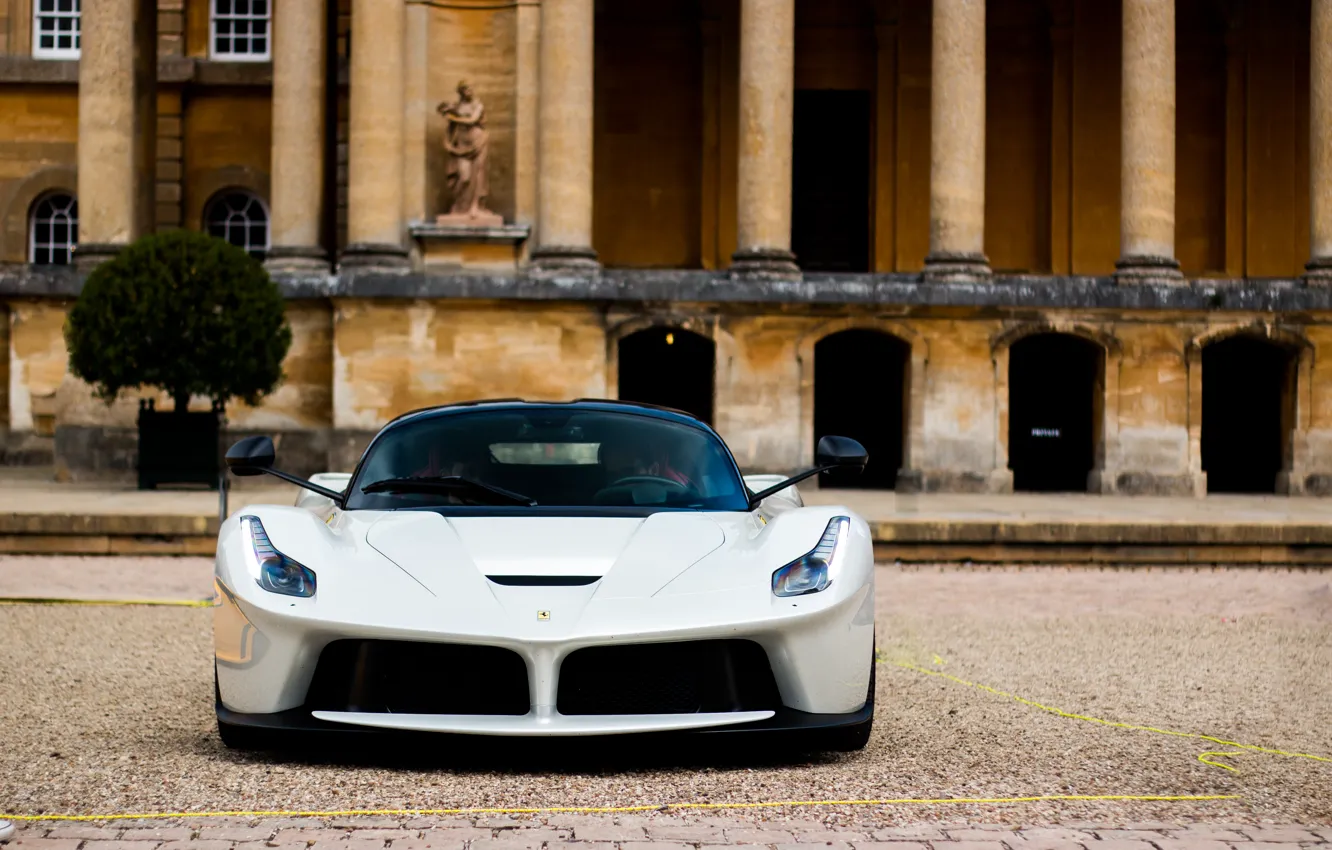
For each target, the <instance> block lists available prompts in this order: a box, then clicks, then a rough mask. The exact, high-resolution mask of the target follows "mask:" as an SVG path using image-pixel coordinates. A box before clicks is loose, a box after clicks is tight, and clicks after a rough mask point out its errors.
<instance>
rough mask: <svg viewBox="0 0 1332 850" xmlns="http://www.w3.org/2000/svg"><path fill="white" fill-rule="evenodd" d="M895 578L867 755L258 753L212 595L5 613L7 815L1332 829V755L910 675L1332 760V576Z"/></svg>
mask: <svg viewBox="0 0 1332 850" xmlns="http://www.w3.org/2000/svg"><path fill="white" fill-rule="evenodd" d="M5 560H6V559H0V565H3V564H4V562H5ZM29 560H35V559H29ZM118 563H119V564H121V565H122V566H123V567H125V568H126V570H127V574H129V572H132V571H133V570H139V571H142V570H145V569H148V568H147V567H144V566H142V565H137V566H135V565H131V564H129V563H127V562H117V561H114V560H111V559H107V560H105V561H100V562H99V565H90V566H89V567H88V569H100V570H114V569H118V568H119V567H117V564H118ZM178 563H179V562H178ZM29 566H32V567H40V564H31V565H29ZM131 567H132V568H133V569H130V568H131ZM154 568H156V567H154ZM880 569H881V572H880V575H879V595H880V608H879V644H880V650H881V655H882V656H883V661H882V664H881V667H880V669H879V678H878V683H879V684H878V687H879V691H878V719H877V722H876V727H875V731H874V736H873V738H872V740H871V742H870V744H869V747H868V748H867V749H866V750H865V751H863V752H861V753H857V754H851V755H842V756H826V757H819V758H814V759H801V760H781V759H779V758H777V757H775V756H771V755H766V754H763V753H752V752H749V753H745V752H739V751H730V750H725V751H721V752H716V751H710V752H702V751H698V750H696V749H681V748H673V749H671V750H670V751H662V750H650V751H649V750H644V749H642V748H640V747H638V746H637V745H635V744H634V743H633V742H632V741H629V740H625V741H617V742H616V744H615V746H614V747H604V748H602V749H601V750H600V751H598V752H597V753H596V754H595V755H594V756H588V754H587V753H585V752H580V751H578V750H575V749H570V748H568V747H560V746H558V745H547V744H546V743H543V742H535V743H534V742H518V743H515V742H505V741H500V742H493V741H487V742H486V744H485V746H484V747H483V748H481V749H474V750H469V751H466V752H460V753H447V754H441V753H430V754H416V755H414V756H412V757H410V758H403V757H388V756H384V755H377V754H370V755H364V754H363V755H360V756H357V757H355V758H336V759H334V758H318V757H315V756H311V755H306V756H290V755H288V756H280V757H279V756H271V755H239V754H235V753H232V752H229V751H227V750H225V749H223V748H222V745H221V744H220V742H219V741H218V740H217V737H216V734H215V731H214V725H213V723H214V721H213V717H212V688H211V684H212V682H211V671H210V670H209V666H210V664H211V659H210V652H211V647H210V618H209V613H208V612H207V611H206V610H197V609H174V608H145V607H126V608H104V607H88V608H72V607H49V606H33V605H12V606H0V647H3V651H0V682H3V683H4V685H3V687H0V811H8V812H11V813H28V814H37V813H57V812H66V813H75V812H77V813H110V812H147V811H181V810H195V811H199V810H203V809H206V810H219V809H241V810H254V809H262V810H272V809H319V810H328V809H347V808H356V809H363V808H370V809H379V808H395V809H396V808H409V809H419V808H452V807H472V806H487V807H545V806H570V805H576V806H624V805H660V804H667V803H682V802H705V801H710V802H716V803H722V802H760V801H773V800H826V799H837V800H854V799H884V798H901V797H909V798H922V797H930V798H932V797H987V798H988V797H1009V796H1032V795H1060V794H1096V795H1102V794H1132V795H1212V794H1218V795H1237V796H1238V797H1239V799H1232V800H1222V801H1208V802H1182V803H1181V802H1170V803H1165V802H1103V801H1098V802H1066V801H1044V802H1039V803H1022V804H1005V805H995V804H968V805H960V806H943V807H929V806H880V807H850V806H846V807H822V808H817V809H800V808H783V809H764V810H728V811H726V812H725V813H724V814H725V815H726V816H727V817H729V818H742V819H743V818H752V819H764V820H768V821H772V820H782V819H792V820H799V819H810V818H820V819H823V820H829V821H845V822H848V823H865V822H871V821H872V822H874V823H876V824H882V825H891V824H894V823H907V822H913V821H921V820H934V819H942V820H947V821H957V820H970V821H980V822H990V823H998V822H1009V823H1017V822H1021V823H1027V824H1032V823H1036V824H1040V823H1064V824H1068V823H1076V822H1079V821H1086V822H1098V823H1106V822H1110V821H1114V822H1119V823H1131V822H1185V821H1208V822H1237V823H1245V822H1256V821H1278V822H1291V821H1295V822H1322V823H1326V822H1332V763H1329V762H1326V761H1324V762H1319V761H1314V760H1310V759H1305V758H1297V757H1290V756H1280V755H1274V754H1266V753H1259V752H1254V751H1247V752H1243V753H1242V754H1240V755H1234V756H1231V757H1229V758H1228V759H1226V758H1224V757H1222V758H1220V759H1218V760H1220V761H1224V762H1225V763H1228V764H1230V765H1232V766H1233V767H1235V768H1236V770H1235V771H1228V770H1225V769H1222V768H1219V767H1215V766H1210V765H1207V764H1204V763H1202V762H1200V761H1199V760H1198V756H1199V754H1201V753H1204V752H1207V751H1231V752H1233V751H1234V748H1233V747H1228V746H1224V745H1220V744H1215V743H1212V742H1208V741H1203V740H1197V739H1192V738H1182V737H1172V736H1167V735H1162V734H1155V733H1150V732H1144V731H1135V730H1129V729H1123V728H1115V727H1107V726H1105V725H1098V724H1095V723H1092V722H1089V721H1085V720H1078V719H1071V718H1067V717H1061V716H1058V715H1056V714H1053V713H1050V712H1048V711H1043V710H1041V709H1040V708H1036V707H1032V706H1030V705H1026V704H1023V703H1021V702H1018V701H1016V700H1014V699H1012V698H1010V697H1007V696H1003V695H1000V694H996V693H992V692H987V691H985V690H982V689H979V688H976V687H971V686H968V685H965V684H961V683H959V682H957V681H954V680H951V679H947V678H943V677H941V676H931V675H927V674H926V673H922V672H919V671H918V670H914V669H909V668H908V667H903V666H900V665H903V664H908V665H917V666H919V667H922V668H925V669H929V670H932V671H935V672H941V673H944V674H947V675H949V676H953V677H956V678H958V679H963V680H966V681H969V682H976V683H980V684H984V685H988V686H992V687H993V688H997V689H1000V690H1002V691H1005V692H1007V693H1010V694H1014V695H1018V696H1020V697H1022V698H1024V699H1028V700H1033V701H1036V702H1039V703H1042V704H1044V705H1047V706H1052V707H1057V708H1059V709H1063V710H1065V711H1068V712H1074V713H1079V714H1083V715H1089V716H1094V717H1097V718H1104V719H1108V720H1114V721H1122V722H1126V723H1131V724H1140V725H1147V726H1155V727H1160V728H1163V729H1167V730H1178V731H1181V732H1189V733H1202V734H1207V735H1212V736H1217V737H1220V738H1223V739H1225V740H1229V741H1237V742H1241V743H1244V744H1250V745H1256V746H1261V747H1268V748H1275V749H1281V750H1285V751H1290V752H1298V753H1309V754H1316V755H1319V756H1325V757H1326V756H1332V731H1329V730H1332V698H1329V694H1332V589H1330V588H1329V578H1330V576H1329V574H1328V573H1317V572H1288V571H1239V570H1234V571H1215V572H1213V571H1208V572H1181V571H1141V570H1138V571H1080V570H1058V569H1048V568H1046V569H1036V568H1033V569H1029V570H1016V569H1011V568H1010V569H1003V570H993V571H983V570H981V571H968V572H963V571H957V570H926V569H896V568H891V567H882V568H880ZM99 581H103V579H99ZM698 816H699V817H702V816H704V815H702V814H699V815H698Z"/></svg>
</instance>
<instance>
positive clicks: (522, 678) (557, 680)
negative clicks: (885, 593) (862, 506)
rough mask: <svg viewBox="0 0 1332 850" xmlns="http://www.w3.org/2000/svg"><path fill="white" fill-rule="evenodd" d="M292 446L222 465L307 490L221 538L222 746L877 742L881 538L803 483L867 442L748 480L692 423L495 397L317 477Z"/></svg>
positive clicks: (840, 746) (844, 464)
mask: <svg viewBox="0 0 1332 850" xmlns="http://www.w3.org/2000/svg"><path fill="white" fill-rule="evenodd" d="M275 454H276V453H275V449H274V444H273V441H272V439H270V438H269V437H266V436H256V437H248V438H246V439H244V440H241V441H240V442H238V443H236V444H235V445H234V446H233V447H232V448H231V449H230V450H229V451H228V453H227V456H226V462H227V466H228V468H229V470H230V472H231V474H233V475H263V474H268V475H274V476H277V477H278V478H281V479H283V480H286V481H289V482H291V483H294V484H297V485H299V486H300V487H301V488H302V491H301V495H300V496H299V497H298V498H297V499H296V503H295V504H294V505H251V506H248V507H246V508H244V509H242V510H240V511H238V512H237V513H235V514H234V515H232V516H231V517H229V518H228V519H227V520H226V521H225V522H224V523H223V524H222V527H221V529H220V531H219V534H218V543H217V558H216V566H215V598H214V624H213V625H214V643H215V646H214V649H215V669H216V702H217V721H218V729H219V733H220V735H221V738H222V741H223V742H224V743H225V744H227V745H228V746H232V747H253V746H272V745H274V743H275V742H277V744H278V745H280V744H281V742H283V741H286V740H288V739H290V738H292V737H297V736H300V735H303V734H307V733H316V732H317V733H329V734H331V733H337V732H361V733H367V734H382V733H385V732H396V733H420V734H423V735H467V736H548V737H549V736H554V737H571V736H610V735H643V734H654V735H655V734H671V735H674V734H679V735H699V734H720V733H726V734H728V735H750V736H758V735H764V734H769V733H780V734H782V735H785V736H787V737H788V738H789V739H794V740H795V741H797V742H801V743H802V745H804V746H806V747H807V748H808V749H811V750H843V751H845V750H855V749H859V748H861V747H863V746H864V745H865V743H866V741H867V740H868V737H869V733H870V726H871V723H872V721H873V715H874V568H873V560H874V559H873V547H872V545H871V537H870V530H869V528H868V526H867V524H866V523H865V521H864V520H863V519H861V518H860V517H859V516H857V515H855V514H854V513H852V512H851V511H849V510H847V509H846V508H844V507H827V506H821V505H820V506H809V505H805V504H804V503H803V501H802V499H801V496H800V493H799V490H798V488H797V487H796V485H797V484H798V483H799V482H800V481H803V480H805V479H807V478H809V477H810V476H812V475H815V474H816V473H818V472H820V471H823V470H832V469H841V470H848V469H849V470H856V469H862V468H863V467H864V465H865V463H866V460H867V458H866V454H865V450H864V449H863V448H862V447H861V445H860V444H859V443H857V442H856V441H854V440H851V439H847V438H843V437H834V436H828V437H824V438H822V439H821V440H820V441H819V445H818V446H817V449H816V463H815V465H814V466H813V467H812V468H809V469H805V470H803V471H800V472H799V473H797V474H795V475H793V476H789V477H787V476H783V475H750V476H748V477H746V476H745V475H743V474H742V472H741V469H740V467H739V466H738V465H737V463H736V460H735V458H734V457H733V456H732V454H731V452H730V450H729V449H728V448H727V446H726V444H725V442H724V441H723V440H722V439H721V437H720V436H718V434H717V433H716V432H715V431H714V430H713V429H712V428H711V427H709V426H708V425H707V424H705V423H704V422H702V421H700V420H698V419H696V418H695V417H693V416H691V415H689V414H687V413H683V412H681V411H677V410H671V409H666V408H660V407H653V406H649V405H643V404H632V403H628V402H619V401H591V400H580V401H573V402H558V403H557V402H526V401H487V402H473V403H466V404H452V405H445V406H440V407H434V408H430V409H426V410H419V411H414V412H412V413H408V414H405V415H403V416H401V417H399V418H397V419H395V420H393V421H391V422H389V423H388V424H387V425H385V426H384V428H383V429H382V430H380V431H379V432H378V434H377V435H376V436H375V437H374V438H373V439H372V440H371V441H370V443H369V444H368V446H367V448H366V449H365V451H364V453H363V454H362V456H361V458H360V461H359V463H358V464H357V466H356V469H355V470H354V471H353V472H351V473H350V474H347V473H341V474H335V473H324V474H319V475H315V476H313V477H311V478H310V479H304V478H300V477H298V476H296V475H293V474H291V473H287V472H284V471H281V470H280V469H278V468H277V467H276V466H275V464H276V457H275ZM407 737H409V738H410V737H412V735H411V734H407Z"/></svg>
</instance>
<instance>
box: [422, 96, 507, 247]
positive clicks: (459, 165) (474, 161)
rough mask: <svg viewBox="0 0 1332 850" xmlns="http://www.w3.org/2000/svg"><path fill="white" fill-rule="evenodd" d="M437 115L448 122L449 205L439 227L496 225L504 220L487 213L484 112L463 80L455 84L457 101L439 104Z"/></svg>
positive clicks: (446, 150) (441, 217) (440, 218)
mask: <svg viewBox="0 0 1332 850" xmlns="http://www.w3.org/2000/svg"><path fill="white" fill-rule="evenodd" d="M437 111H438V112H439V114H440V115H443V116H444V120H445V121H447V122H448V128H447V129H446V130H445V133H444V152H445V154H446V155H447V156H448V163H449V168H448V172H447V175H448V176H447V182H448V186H449V193H450V196H451V197H452V201H451V203H450V205H449V211H448V213H447V214H446V215H441V216H437V217H436V221H438V222H439V223H440V224H455V225H457V224H460V225H471V226H477V225H499V224H503V223H504V219H503V217H501V216H500V215H498V214H497V213H493V212H491V211H490V210H488V209H486V206H485V202H486V197H487V196H488V195H489V194H490V184H489V179H488V175H487V173H486V171H487V167H488V163H487V151H486V148H487V147H488V142H489V140H488V134H487V133H486V123H485V122H486V108H485V106H483V105H482V103H481V101H479V100H477V98H476V93H475V92H473V91H472V87H471V86H470V85H469V84H468V83H467V81H466V80H463V81H462V82H460V83H458V100H457V101H455V102H453V103H441V104H440V105H439V106H438V108H437Z"/></svg>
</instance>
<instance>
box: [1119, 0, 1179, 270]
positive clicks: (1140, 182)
mask: <svg viewBox="0 0 1332 850" xmlns="http://www.w3.org/2000/svg"><path fill="white" fill-rule="evenodd" d="M1123 9H1124V20H1123V39H1124V58H1123V67H1122V69H1121V74H1122V81H1123V82H1122V88H1123V91H1122V92H1121V94H1120V123H1121V126H1120V133H1121V136H1122V150H1121V152H1120V157H1121V159H1120V166H1119V181H1120V212H1119V255H1120V256H1119V261H1118V262H1117V263H1115V268H1116V270H1117V272H1116V277H1118V278H1119V280H1120V282H1121V283H1142V282H1172V281H1176V282H1177V281H1181V280H1183V277H1182V276H1181V275H1180V273H1179V261H1178V260H1176V259H1175V0H1124V7H1123Z"/></svg>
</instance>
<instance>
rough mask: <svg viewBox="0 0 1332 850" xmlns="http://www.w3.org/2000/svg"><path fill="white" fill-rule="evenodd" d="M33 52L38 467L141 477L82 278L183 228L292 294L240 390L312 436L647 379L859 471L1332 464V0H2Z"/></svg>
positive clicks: (25, 421) (1226, 487) (1010, 478)
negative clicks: (101, 377) (91, 357)
mask: <svg viewBox="0 0 1332 850" xmlns="http://www.w3.org/2000/svg"><path fill="white" fill-rule="evenodd" d="M0 48H2V49H3V51H4V55H3V56H0V216H3V219H2V226H0V261H3V266H2V267H0V311H3V312H0V342H2V343H3V344H0V351H3V352H5V356H3V357H0V431H3V434H4V438H3V443H2V444H0V445H3V447H4V457H5V462H7V463H10V464H16V463H30V464H44V463H45V464H49V463H54V464H55V466H56V468H57V471H58V474H59V475H61V476H65V477H74V478H79V477H89V476H100V475H126V476H127V475H128V474H129V471H130V470H132V469H133V463H134V458H133V450H134V431H133V427H134V415H135V411H136V408H137V403H136V401H135V399H132V398H127V399H123V400H122V401H120V402H118V403H117V404H116V405H114V406H111V407H108V406H106V405H104V404H102V403H100V402H97V401H95V400H94V399H92V397H91V395H90V393H89V392H88V390H87V388H86V387H85V386H83V385H82V384H80V383H79V382H78V381H77V380H75V379H73V378H72V377H70V376H69V375H68V374H67V373H66V368H65V350H64V342H63V337H62V333H61V328H62V325H63V320H64V314H65V311H66V310H67V309H68V306H69V304H70V303H71V299H72V298H73V297H74V296H76V295H77V292H78V288H79V285H80V284H79V281H80V279H81V277H82V276H83V275H85V274H86V273H87V270H88V269H89V268H91V267H93V266H94V265H95V264H96V263H97V262H99V261H101V260H104V259H105V258H106V257H107V256H109V255H111V254H112V253H114V251H115V250H117V248H118V247H119V246H122V245H124V244H126V243H127V242H129V241H131V240H133V239H134V238H135V237H137V236H138V235H140V234H143V233H147V232H150V231H153V230H161V229H166V228H175V227H186V228H195V229H203V230H207V231H209V232H212V233H215V234H217V235H219V236H222V237H224V238H227V239H229V240H231V241H233V242H235V243H236V244H238V245H241V246H243V247H245V248H246V249H247V250H249V251H251V252H252V253H253V254H254V255H255V256H256V257H258V258H261V259H263V260H264V261H265V262H266V263H268V264H269V267H270V268H271V269H272V271H273V274H274V276H275V277H276V279H278V280H279V282H280V283H281V285H282V286H283V288H284V291H285V292H286V293H287V295H288V296H289V298H290V301H289V308H290V309H289V315H290V318H291V322H292V325H293V329H294V331H295V343H294V345H293V348H292V351H291V354H290V356H289V358H288V362H287V364H286V372H287V378H286V381H285V383H284V385H283V386H282V387H281V389H280V390H279V391H278V392H277V393H276V394H274V395H273V396H272V397H271V398H270V399H269V400H268V401H267V402H266V403H265V404H264V405H263V406H262V407H259V408H255V409H249V408H245V407H244V406H235V407H233V408H232V409H231V410H230V411H229V425H230V428H231V429H232V431H234V432H235V433H237V434H240V433H250V432H253V431H256V430H264V431H267V432H276V433H278V434H279V435H280V445H281V449H280V451H281V452H282V453H283V454H284V455H285V456H286V458H287V465H289V466H293V467H295V468H297V469H300V470H303V471H306V472H309V471H313V470H315V469H322V468H326V467H327V468H335V469H336V468H347V467H348V466H349V465H350V464H351V463H353V462H354V460H355V458H356V456H357V453H358V452H359V450H360V448H361V447H362V446H363V445H364V442H365V440H366V439H367V437H368V436H369V435H370V434H371V433H373V431H374V430H375V429H376V428H377V427H378V426H379V425H381V424H382V423H383V422H384V421H386V420H387V419H388V418H390V417H392V416H394V415H396V414H399V413H402V412H404V411H406V410H409V409H412V408H416V407H420V406H425V405H430V404H436V403H443V402H450V401H460V400H466V399H472V398H476V397H502V396H522V397H527V398H549V399H568V398H578V397H617V396H618V397H623V398H630V399H634V400H640V401H647V402H654V403H660V404H666V405H670V406H675V407H681V408H684V409H687V410H690V411H693V412H695V413H697V414H698V415H700V416H702V417H703V418H705V419H707V420H708V421H710V422H711V423H712V424H713V425H714V426H715V427H716V428H717V429H718V430H719V432H720V433H721V434H722V436H724V437H725V438H726V439H727V440H728V441H729V442H730V444H731V446H732V447H733V449H734V450H735V452H736V454H737V457H738V458H739V460H740V461H741V463H742V465H744V466H745V467H746V468H747V469H751V470H756V471H757V470H785V469H790V468H793V467H796V466H799V465H801V464H806V463H809V462H810V461H811V460H812V456H813V448H814V444H815V441H816V438H817V437H818V436H820V435H822V434H824V433H831V432H837V433H845V434H849V435H851V436H854V437H858V438H860V439H861V440H862V441H863V442H864V443H865V444H866V445H867V446H868V447H869V449H870V451H871V463H870V467H869V470H868V471H867V474H866V476H865V477H864V478H863V479H862V480H860V481H859V482H858V483H859V484H860V485H862V486H873V487H882V488H892V487H896V488H897V489H898V490H902V491H912V490H914V491H919V490H931V491H937V490H942V491H992V492H1004V491H1009V490H1013V489H1017V490H1050V489H1053V490H1072V491H1092V492H1124V493H1134V494H1138V493H1141V494H1198V495H1202V494H1204V493H1207V492H1223V491H1249V492H1269V493H1290V494H1302V493H1307V494H1318V495H1326V494H1329V493H1332V366H1330V365H1329V362H1330V358H1329V357H1328V356H1327V354H1328V353H1329V352H1332V287H1329V283H1328V281H1329V280H1330V279H1332V278H1330V277H1329V275H1332V0H1312V2H1311V0H1122V1H1121V0H989V2H983V0H934V2H932V3H931V2H930V0H896V2H894V0H882V2H876V0H156V2H151V0H84V2H83V3H82V5H81V4H80V0H7V1H6V2H5V3H4V4H0ZM464 79H465V80H466V81H468V83H469V85H470V87H471V92H472V93H473V94H474V99H475V101H477V102H479V103H480V104H483V106H484V112H483V113H480V114H482V115H483V121H482V125H483V126H484V131H483V136H482V135H478V134H477V133H475V132H473V131H472V130H470V129H468V128H470V127H473V126H475V125H472V124H466V123H462V124H459V123H458V122H457V121H453V123H451V122H450V117H449V114H442V113H441V112H440V111H439V109H438V107H439V105H440V104H446V103H447V104H455V106H456V103H457V102H458V101H459V97H460V95H459V93H458V89H459V82H460V81H461V80H464ZM471 109H472V107H470V106H469V107H467V108H466V109H462V111H461V112H455V113H451V114H452V115H453V116H454V118H456V117H457V115H459V114H467V115H475V114H477V113H476V112H475V111H469V110H471ZM459 132H460V133H461V134H462V135H461V136H456V135H455V134H456V133H459ZM458 138H463V139H464V141H465V142H466V143H467V145H469V146H470V148H469V150H470V153H469V154H467V155H464V156H459V155H458V154H457V147H458V144H459V142H458ZM446 142H447V143H448V144H447V145H446ZM450 146H452V147H454V148H455V152H454V153H453V154H450V152H449V150H448V147H450ZM478 146H481V147H483V148H484V151H483V153H484V155H483V156H476V155H475V154H476V151H477V148H478ZM460 160H466V162H468V163H470V164H471V165H470V166H466V167H469V168H470V167H473V166H475V167H478V168H482V170H483V171H484V179H483V182H482V183H481V184H478V183H476V181H477V180H478V179H479V178H478V175H477V174H476V173H474V172H464V173H462V176H461V177H460V176H459V174H460V172H459V170H458V162H459V161H460ZM483 160H484V162H483ZM468 181H471V182H468ZM478 186H479V187H480V189H479V194H480V199H479V202H478V207H477V208H479V209H480V210H481V211H480V213H476V212H475V210H474V212H473V214H471V215H470V216H469V215H468V214H466V213H465V212H463V213H460V212H459V208H458V204H457V203H456V201H457V199H458V197H459V193H460V192H467V191H473V190H476V189H477V187H478ZM469 197H470V196H469ZM1320 354H1321V355H1322V356H1320ZM202 403H203V402H202V400H201V404H202ZM825 483H828V484H837V483H847V482H836V481H830V482H825Z"/></svg>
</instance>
